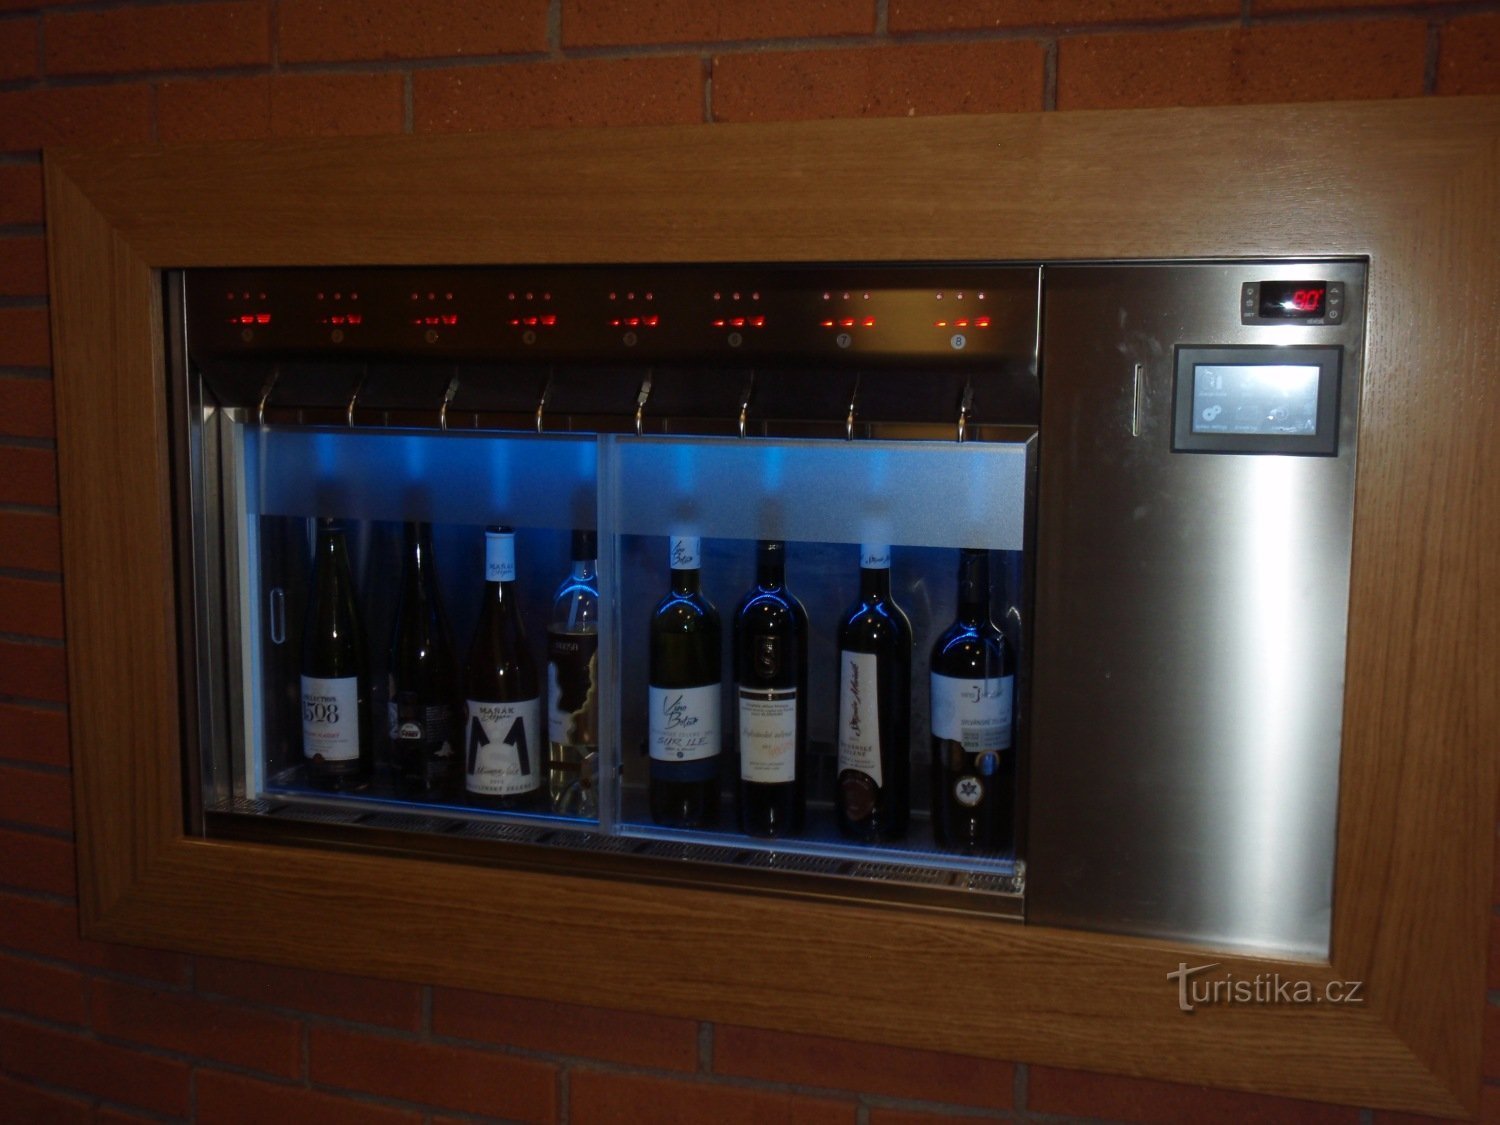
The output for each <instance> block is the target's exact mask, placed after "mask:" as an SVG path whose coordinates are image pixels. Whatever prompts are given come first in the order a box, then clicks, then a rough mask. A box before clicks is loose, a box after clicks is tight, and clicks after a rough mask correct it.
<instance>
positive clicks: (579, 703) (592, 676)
mask: <svg viewBox="0 0 1500 1125" xmlns="http://www.w3.org/2000/svg"><path fill="white" fill-rule="evenodd" d="M598 553H599V549H598V536H597V535H596V534H595V533H594V532H593V531H575V532H573V549H572V560H573V569H572V572H571V573H570V574H569V575H568V577H567V578H565V579H564V580H563V583H562V585H561V586H559V587H558V589H557V594H556V596H555V597H554V598H553V600H552V621H551V623H550V624H549V626H548V628H547V751H548V761H547V790H548V798H549V800H550V802H551V806H552V811H553V812H558V813H567V814H569V815H572V816H598V815H599V794H598V790H597V788H596V782H597V775H598V763H599V578H598V575H597V573H596V570H595V565H596V558H597V556H598Z"/></svg>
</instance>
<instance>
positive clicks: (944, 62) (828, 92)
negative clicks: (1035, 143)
mask: <svg viewBox="0 0 1500 1125" xmlns="http://www.w3.org/2000/svg"><path fill="white" fill-rule="evenodd" d="M1044 66H1045V61H1044V51H1043V47H1042V45H1041V44H1040V43H1037V42H1027V41H1022V40H1006V41H1003V42H994V43H958V44H947V43H932V44H922V45H919V46H913V45H906V46H896V47H871V48H867V49H863V50H843V51H778V52H766V53H754V54H740V55H721V56H719V57H718V58H716V59H715V60H714V84H713V114H714V119H715V120H716V121H786V120H802V119H809V118H823V117H911V116H927V115H930V114H940V113H989V112H994V111H1004V110H1039V109H1041V108H1042V90H1043V82H1044V79H1043V71H1044Z"/></svg>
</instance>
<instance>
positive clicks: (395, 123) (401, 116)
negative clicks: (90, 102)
mask: <svg viewBox="0 0 1500 1125" xmlns="http://www.w3.org/2000/svg"><path fill="white" fill-rule="evenodd" d="M405 115H406V105H405V83H404V80H403V79H402V77H401V75H399V74H396V73H391V74H278V75H275V76H268V75H260V76H257V77H253V78H223V79H206V80H202V81H196V80H195V81H181V82H164V83H162V85H161V87H160V88H159V90H158V97H157V131H158V134H159V136H160V139H161V140H164V141H207V140H251V139H255V138H259V137H271V136H275V137H313V136H354V135H357V134H370V133H399V132H401V131H402V129H403V128H404V126H405V120H406V116H405Z"/></svg>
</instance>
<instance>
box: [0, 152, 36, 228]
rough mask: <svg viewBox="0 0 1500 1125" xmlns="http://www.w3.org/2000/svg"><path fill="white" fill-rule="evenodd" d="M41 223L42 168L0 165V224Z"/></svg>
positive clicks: (26, 165) (28, 165)
mask: <svg viewBox="0 0 1500 1125" xmlns="http://www.w3.org/2000/svg"><path fill="white" fill-rule="evenodd" d="M41 221H42V166H41V165H40V164H4V165H0V223H40V222H41Z"/></svg>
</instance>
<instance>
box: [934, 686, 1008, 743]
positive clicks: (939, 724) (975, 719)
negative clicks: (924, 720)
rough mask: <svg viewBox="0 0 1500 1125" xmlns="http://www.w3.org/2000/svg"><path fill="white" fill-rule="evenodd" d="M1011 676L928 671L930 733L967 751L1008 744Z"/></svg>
mask: <svg viewBox="0 0 1500 1125" xmlns="http://www.w3.org/2000/svg"><path fill="white" fill-rule="evenodd" d="M1014 685H1015V677H1014V676H992V677H990V678H989V679H982V680H964V679H959V678H957V677H955V676H941V675H939V674H938V673H936V672H934V673H933V674H932V733H933V735H934V736H935V737H937V738H946V739H952V740H953V741H954V742H959V743H962V744H963V748H964V750H965V751H966V752H968V753H970V754H979V753H982V752H984V751H986V750H1006V749H1009V748H1010V725H1011V723H1010V720H1011V697H1012V694H1013V689H1014Z"/></svg>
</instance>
